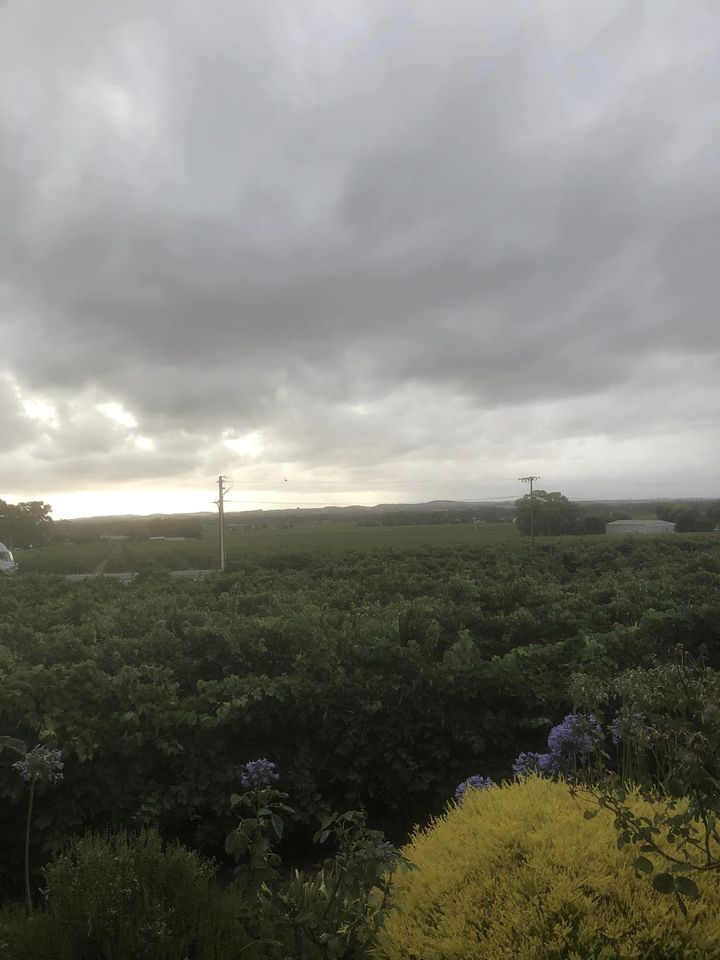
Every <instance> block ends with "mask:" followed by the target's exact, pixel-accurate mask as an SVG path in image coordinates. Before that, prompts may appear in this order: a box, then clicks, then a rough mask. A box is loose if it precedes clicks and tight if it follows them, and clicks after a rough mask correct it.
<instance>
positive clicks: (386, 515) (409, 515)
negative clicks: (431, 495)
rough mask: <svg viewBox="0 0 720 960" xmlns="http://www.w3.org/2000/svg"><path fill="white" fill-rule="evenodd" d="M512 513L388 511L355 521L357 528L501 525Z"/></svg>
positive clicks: (485, 508) (487, 508)
mask: <svg viewBox="0 0 720 960" xmlns="http://www.w3.org/2000/svg"><path fill="white" fill-rule="evenodd" d="M512 518H513V517H512V511H511V509H510V508H509V507H507V506H502V507H499V506H498V507H495V506H492V505H482V504H478V505H477V506H475V505H473V506H470V507H468V508H467V509H462V508H461V509H452V508H451V509H448V510H388V511H383V512H378V511H375V510H374V511H373V512H372V513H371V514H370V515H368V516H363V517H361V518H360V519H359V520H358V521H357V525H358V526H359V527H408V526H416V525H422V524H438V523H473V522H474V521H482V522H485V523H502V522H503V521H507V522H509V521H511V520H512Z"/></svg>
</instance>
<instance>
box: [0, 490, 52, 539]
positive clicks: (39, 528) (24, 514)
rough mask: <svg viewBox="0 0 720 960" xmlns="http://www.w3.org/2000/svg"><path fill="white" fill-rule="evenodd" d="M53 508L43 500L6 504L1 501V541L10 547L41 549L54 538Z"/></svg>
mask: <svg viewBox="0 0 720 960" xmlns="http://www.w3.org/2000/svg"><path fill="white" fill-rule="evenodd" d="M51 512H52V507H51V506H50V504H49V503H43V502H42V500H32V501H28V502H26V503H17V504H12V503H6V502H5V501H4V500H0V541H2V542H3V543H5V544H7V546H8V547H10V548H11V549H12V548H15V547H39V546H42V544H44V543H47V542H48V540H50V539H51V536H52V523H53V521H52V517H51V516H50V513H51Z"/></svg>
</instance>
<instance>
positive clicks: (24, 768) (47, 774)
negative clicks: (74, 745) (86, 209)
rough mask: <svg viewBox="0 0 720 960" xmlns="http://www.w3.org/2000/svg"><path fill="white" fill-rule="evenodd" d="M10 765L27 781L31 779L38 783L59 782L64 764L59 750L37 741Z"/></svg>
mask: <svg viewBox="0 0 720 960" xmlns="http://www.w3.org/2000/svg"><path fill="white" fill-rule="evenodd" d="M12 766H13V769H14V770H17V772H18V773H19V774H20V776H21V777H22V778H23V780H25V781H26V782H27V783H29V782H30V781H31V780H35V781H36V782H38V783H59V782H60V781H61V780H62V778H63V773H62V771H63V767H64V766H65V764H64V763H63V759H62V752H61V751H60V750H53V749H51V748H50V747H44V746H43V745H42V744H41V743H39V744H38V745H37V746H36V747H33V749H32V750H28V752H27V753H26V754H25V756H24V757H23V758H22V760H18V761H16V762H15V763H13V765H12Z"/></svg>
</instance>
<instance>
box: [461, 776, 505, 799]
mask: <svg viewBox="0 0 720 960" xmlns="http://www.w3.org/2000/svg"><path fill="white" fill-rule="evenodd" d="M494 786H496V783H495V781H494V780H491V779H490V777H481V776H480V774H477V773H476V774H475V776H473V777H468V778H467V780H463V782H462V783H459V784H458V786H457V790H456V791H455V800H456V801H457V802H458V803H462V800H463V797H464V796H465V793H466V792H467V790H487V789H488V787H494Z"/></svg>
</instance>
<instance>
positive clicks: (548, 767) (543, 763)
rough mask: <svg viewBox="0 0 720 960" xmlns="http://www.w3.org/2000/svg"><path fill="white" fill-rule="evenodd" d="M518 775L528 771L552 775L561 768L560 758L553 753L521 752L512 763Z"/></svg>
mask: <svg viewBox="0 0 720 960" xmlns="http://www.w3.org/2000/svg"><path fill="white" fill-rule="evenodd" d="M512 769H513V773H514V774H515V776H516V777H522V776H524V775H525V774H528V773H539V774H541V775H542V776H544V777H551V776H553V775H554V774H556V773H558V772H559V770H560V758H559V757H557V756H556V755H555V754H553V753H532V752H527V753H521V754H520V755H519V756H518V758H517V759H516V760H514V761H513V765H512Z"/></svg>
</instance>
